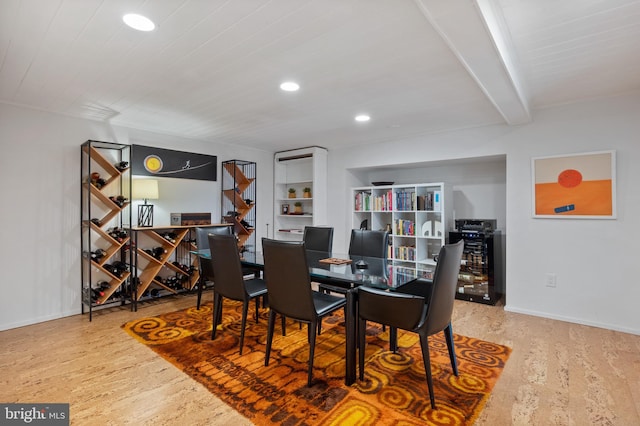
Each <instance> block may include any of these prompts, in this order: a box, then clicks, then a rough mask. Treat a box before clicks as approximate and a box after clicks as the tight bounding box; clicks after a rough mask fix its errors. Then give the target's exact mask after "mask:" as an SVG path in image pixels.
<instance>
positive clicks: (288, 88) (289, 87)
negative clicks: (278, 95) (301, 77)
mask: <svg viewBox="0 0 640 426" xmlns="http://www.w3.org/2000/svg"><path fill="white" fill-rule="evenodd" d="M280 89H282V90H284V91H285V92H295V91H297V90H298V89H300V85H299V84H298V83H294V82H293V81H285V82H284V83H282V84H281V85H280Z"/></svg>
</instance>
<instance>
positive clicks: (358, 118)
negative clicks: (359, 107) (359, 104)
mask: <svg viewBox="0 0 640 426" xmlns="http://www.w3.org/2000/svg"><path fill="white" fill-rule="evenodd" d="M369 120H371V117H369V116H368V115H367V114H360V115H356V121H360V122H364V121H369Z"/></svg>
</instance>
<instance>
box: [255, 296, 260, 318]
mask: <svg viewBox="0 0 640 426" xmlns="http://www.w3.org/2000/svg"><path fill="white" fill-rule="evenodd" d="M259 310H260V298H259V297H256V324H257V323H258V315H259V313H258V311H259Z"/></svg>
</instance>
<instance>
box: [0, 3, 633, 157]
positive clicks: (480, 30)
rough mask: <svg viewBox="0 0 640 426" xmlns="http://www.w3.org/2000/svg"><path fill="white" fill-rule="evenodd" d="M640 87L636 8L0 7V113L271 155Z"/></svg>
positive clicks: (518, 114)
mask: <svg viewBox="0 0 640 426" xmlns="http://www.w3.org/2000/svg"><path fill="white" fill-rule="evenodd" d="M128 12H135V13H141V14H144V15H146V16H148V17H149V18H151V19H152V20H153V21H154V22H155V23H156V25H157V28H156V30H155V31H153V32H149V33H143V32H137V31H135V30H132V29H130V28H128V27H126V26H125V25H124V24H123V23H122V19H121V17H122V15H123V14H125V13H128ZM287 79H292V80H296V81H298V82H299V83H300V85H301V90H300V91H299V92H296V93H285V92H282V91H280V90H279V88H278V86H279V84H280V83H281V82H282V81H284V80H287ZM638 89H640V1H638V0H475V1H472V0H446V1H445V0H316V1H313V0H271V1H267V0H191V1H188V0H146V1H143V0H1V1H0V102H3V103H8V104H14V105H22V106H27V107H32V108H37V109H42V110H47V111H53V112H59V113H63V114H68V115H72V116H79V117H85V118H90V119H95V120H106V121H109V122H110V123H112V124H113V125H115V126H125V127H131V128H137V129H144V130H151V131H155V132H159V133H164V134H169V135H178V136H183V137H188V138H195V139H201V140H205V141H212V142H213V141H217V142H224V143H233V144H239V145H245V146H252V147H257V148H261V149H265V150H269V151H279V150H284V149H291V148H298V147H302V146H309V145H320V146H324V147H327V148H329V149H331V148H336V147H342V146H354V145H361V144H369V143H376V142H382V141H394V140H399V139H402V138H405V137H411V136H415V135H420V134H425V133H434V132H442V131H447V130H452V129H460V128H469V127H476V126H484V125H490V124H495V123H507V124H510V125H517V124H522V123H526V122H529V121H531V120H532V117H533V116H534V114H533V112H534V111H535V110H536V109H539V108H544V107H547V106H549V105H554V104H562V103H569V102H574V101H577V100H581V99H586V98H594V97H600V96H608V95H612V94H618V93H623V92H627V91H631V90H638ZM361 112H366V113H368V114H369V115H371V117H372V119H371V121H370V122H368V123H356V122H355V121H354V120H353V117H354V116H355V115H356V114H358V113H361Z"/></svg>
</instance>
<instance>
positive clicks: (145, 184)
mask: <svg viewBox="0 0 640 426" xmlns="http://www.w3.org/2000/svg"><path fill="white" fill-rule="evenodd" d="M132 192H133V194H131V198H132V199H134V200H157V199H158V198H159V196H158V181H157V180H155V179H134V180H133V189H132Z"/></svg>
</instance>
